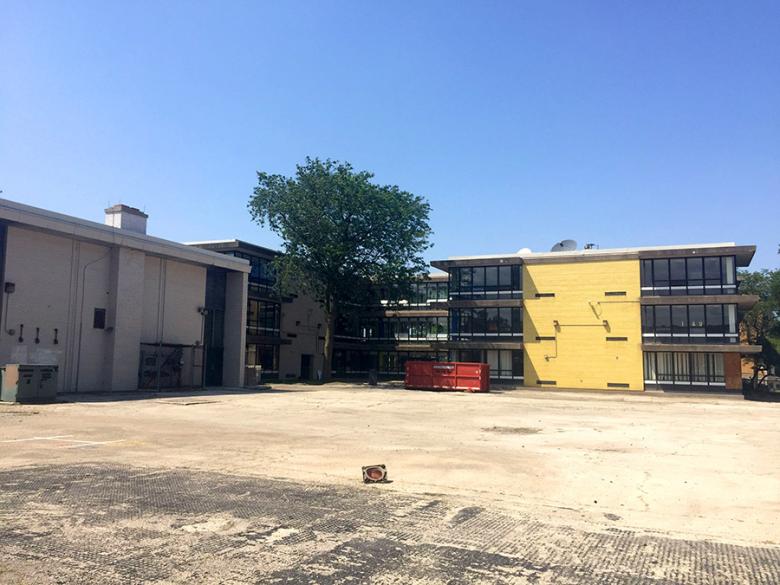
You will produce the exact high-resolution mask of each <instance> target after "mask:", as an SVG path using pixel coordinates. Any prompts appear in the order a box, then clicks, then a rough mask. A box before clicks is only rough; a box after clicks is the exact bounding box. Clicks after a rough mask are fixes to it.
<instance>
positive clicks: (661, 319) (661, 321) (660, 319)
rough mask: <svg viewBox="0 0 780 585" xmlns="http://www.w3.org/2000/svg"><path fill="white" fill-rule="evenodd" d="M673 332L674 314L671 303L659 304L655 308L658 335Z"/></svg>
mask: <svg viewBox="0 0 780 585" xmlns="http://www.w3.org/2000/svg"><path fill="white" fill-rule="evenodd" d="M671 332H672V316H671V311H670V310H669V305H658V306H657V307H656V308H655V333H656V335H669V334H670V333H671Z"/></svg>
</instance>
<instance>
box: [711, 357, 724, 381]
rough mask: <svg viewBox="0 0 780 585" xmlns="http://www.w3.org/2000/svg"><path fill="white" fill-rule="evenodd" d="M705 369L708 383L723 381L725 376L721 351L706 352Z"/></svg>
mask: <svg viewBox="0 0 780 585" xmlns="http://www.w3.org/2000/svg"><path fill="white" fill-rule="evenodd" d="M707 370H708V374H709V382H710V383H713V382H714V383H716V384H717V383H723V381H724V380H725V377H724V375H723V354H722V353H708V354H707Z"/></svg>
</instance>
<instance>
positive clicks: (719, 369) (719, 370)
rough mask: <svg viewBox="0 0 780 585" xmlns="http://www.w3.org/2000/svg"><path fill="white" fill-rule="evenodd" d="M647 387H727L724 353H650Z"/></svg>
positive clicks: (646, 370) (648, 354)
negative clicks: (653, 385) (724, 372)
mask: <svg viewBox="0 0 780 585" xmlns="http://www.w3.org/2000/svg"><path fill="white" fill-rule="evenodd" d="M644 367H645V384H659V385H660V384H670V385H680V386H725V376H724V374H723V354H722V353H688V352H668V351H648V352H645V354H644Z"/></svg>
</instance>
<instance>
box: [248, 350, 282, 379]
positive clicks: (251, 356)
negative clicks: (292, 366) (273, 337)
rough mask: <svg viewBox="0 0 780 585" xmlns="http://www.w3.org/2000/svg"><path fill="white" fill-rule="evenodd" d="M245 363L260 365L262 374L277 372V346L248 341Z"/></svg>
mask: <svg viewBox="0 0 780 585" xmlns="http://www.w3.org/2000/svg"><path fill="white" fill-rule="evenodd" d="M246 365H247V366H262V368H263V375H264V376H265V375H278V374H279V346H278V345H265V344H259V343H250V344H247V346H246Z"/></svg>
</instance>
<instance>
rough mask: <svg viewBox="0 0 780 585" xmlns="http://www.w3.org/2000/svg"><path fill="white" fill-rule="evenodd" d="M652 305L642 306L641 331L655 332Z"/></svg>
mask: <svg viewBox="0 0 780 585" xmlns="http://www.w3.org/2000/svg"><path fill="white" fill-rule="evenodd" d="M653 309H654V307H653V306H652V305H646V306H644V307H642V333H648V334H649V333H655V320H654V319H653V312H654V311H653Z"/></svg>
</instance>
